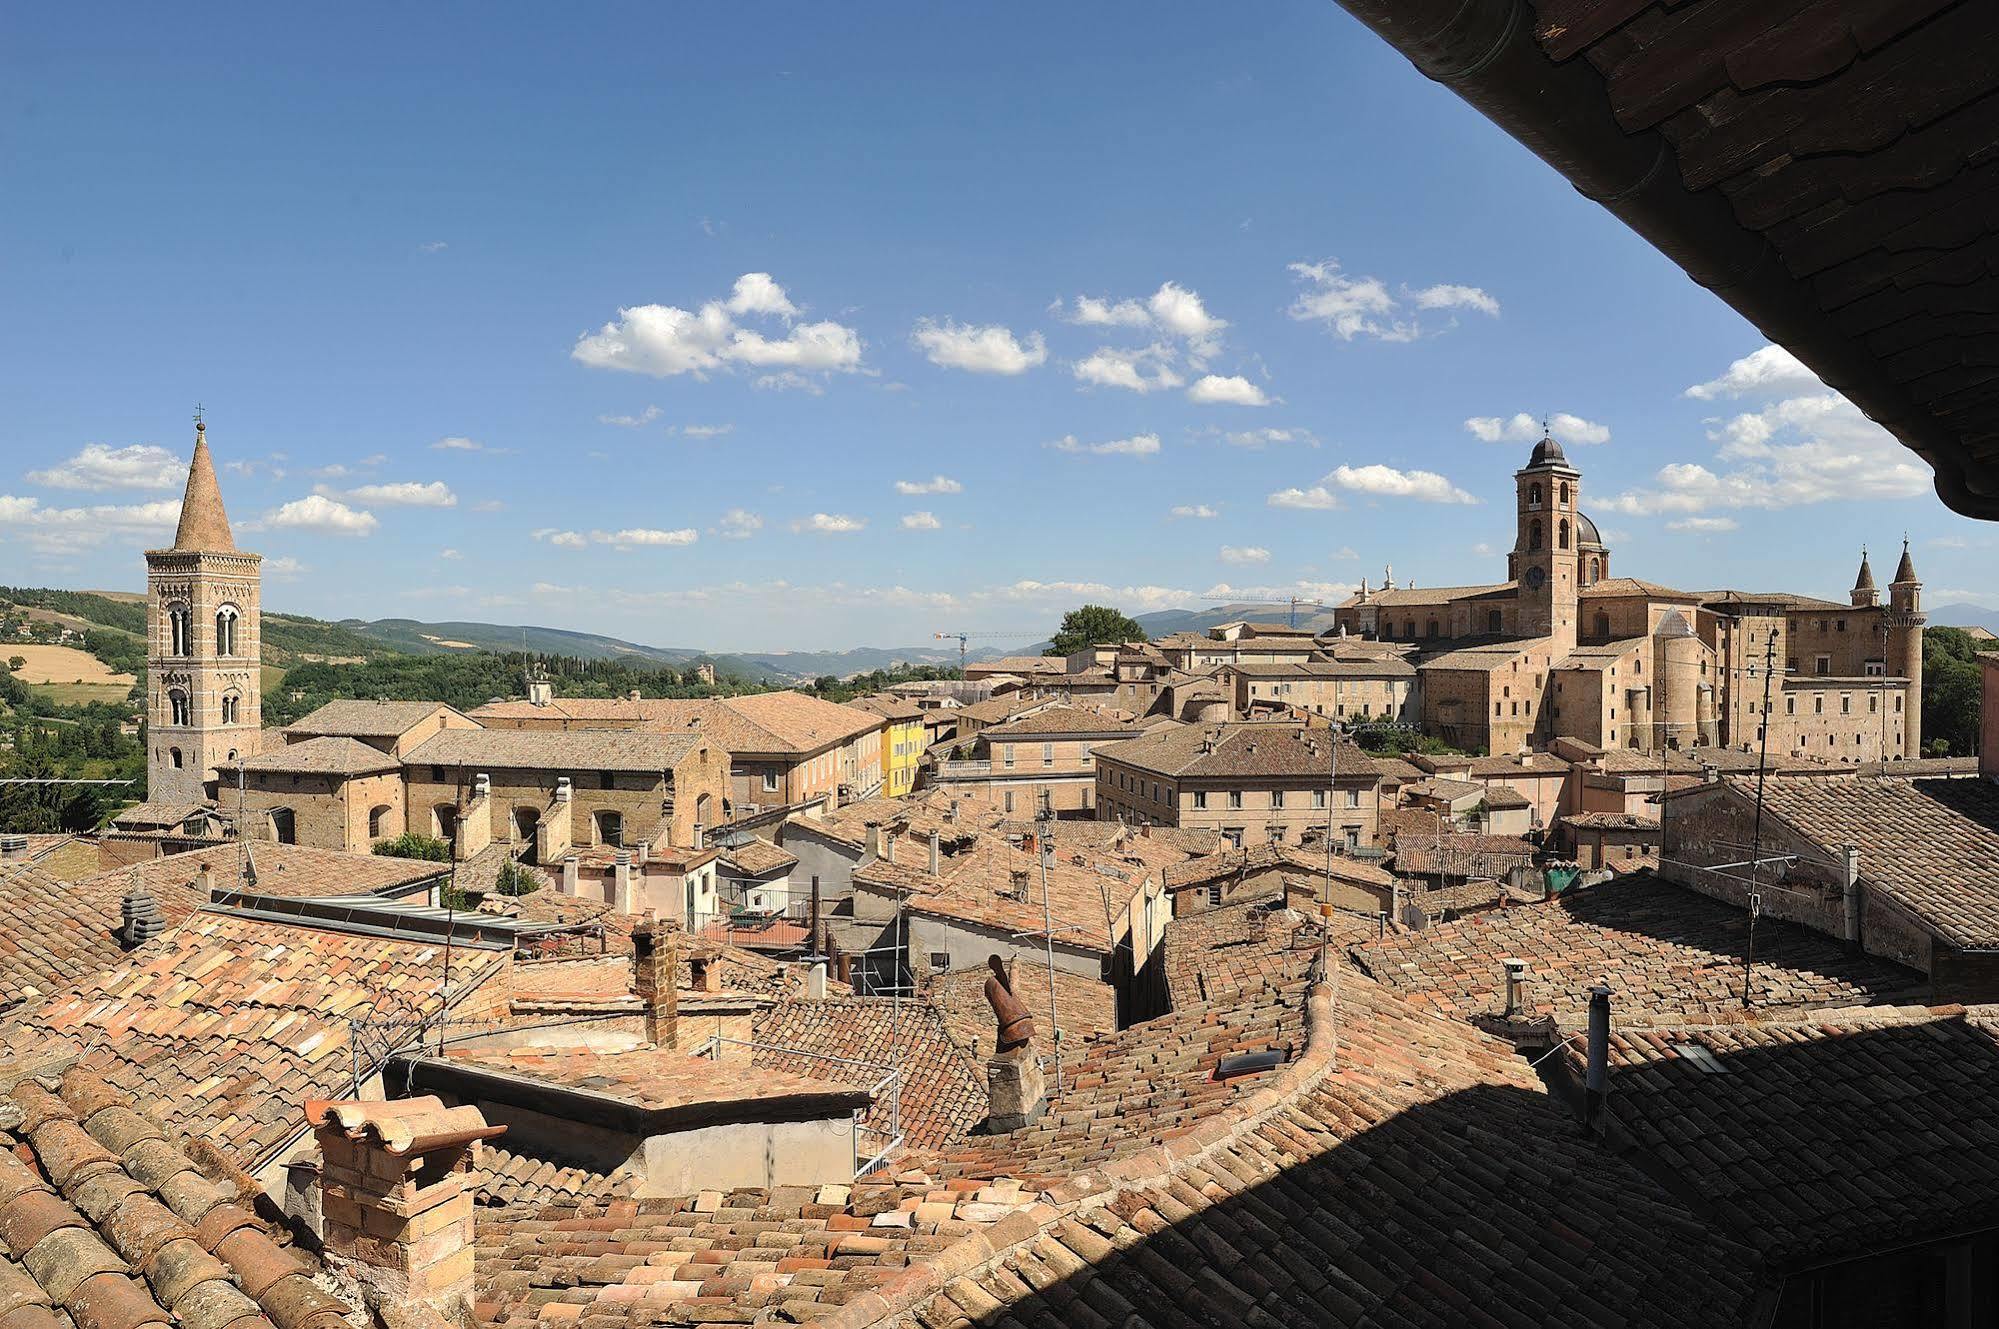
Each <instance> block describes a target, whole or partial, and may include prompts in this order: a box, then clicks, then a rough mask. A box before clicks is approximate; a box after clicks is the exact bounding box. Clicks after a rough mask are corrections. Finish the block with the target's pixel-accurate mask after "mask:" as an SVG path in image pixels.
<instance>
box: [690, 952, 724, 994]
mask: <svg viewBox="0 0 1999 1329" xmlns="http://www.w3.org/2000/svg"><path fill="white" fill-rule="evenodd" d="M687 986H688V987H689V988H690V989H691V990H692V991H695V992H711V993H712V992H720V991H721V990H722V953H721V951H719V950H710V949H708V948H707V947H702V948H701V949H699V950H691V951H689V952H688V953H687Z"/></svg>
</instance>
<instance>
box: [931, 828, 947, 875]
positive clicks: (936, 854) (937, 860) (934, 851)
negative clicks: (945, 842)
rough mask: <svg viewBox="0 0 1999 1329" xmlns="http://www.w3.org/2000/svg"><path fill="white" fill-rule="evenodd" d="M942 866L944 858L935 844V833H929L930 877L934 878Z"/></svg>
mask: <svg viewBox="0 0 1999 1329" xmlns="http://www.w3.org/2000/svg"><path fill="white" fill-rule="evenodd" d="M943 866H944V856H943V854H942V852H940V850H939V848H938V844H937V832H936V831H934V830H933V831H931V832H930V875H931V876H933V877H934V876H936V875H937V874H938V872H939V871H940V870H941V869H942V868H943Z"/></svg>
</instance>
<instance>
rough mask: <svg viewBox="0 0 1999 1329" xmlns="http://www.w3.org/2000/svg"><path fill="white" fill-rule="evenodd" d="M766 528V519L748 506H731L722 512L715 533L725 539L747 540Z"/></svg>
mask: <svg viewBox="0 0 1999 1329" xmlns="http://www.w3.org/2000/svg"><path fill="white" fill-rule="evenodd" d="M763 528H764V519H763V518H762V517H759V516H758V515H757V514H756V513H754V512H751V511H750V510H749V509H747V508H730V509H729V510H728V511H727V512H725V513H723V514H722V520H721V522H720V523H719V524H718V525H717V527H716V530H715V534H717V535H719V536H721V537H722V538H723V539H724V540H747V539H749V538H750V537H751V536H753V535H755V534H756V533H757V532H758V531H761V530H762V529H763Z"/></svg>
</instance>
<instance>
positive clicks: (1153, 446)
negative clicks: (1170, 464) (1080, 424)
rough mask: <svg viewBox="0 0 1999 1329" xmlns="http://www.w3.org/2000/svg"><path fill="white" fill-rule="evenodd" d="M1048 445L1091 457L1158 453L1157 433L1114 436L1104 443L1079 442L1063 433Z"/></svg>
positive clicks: (1140, 455) (1142, 455)
mask: <svg viewBox="0 0 1999 1329" xmlns="http://www.w3.org/2000/svg"><path fill="white" fill-rule="evenodd" d="M1048 446H1049V447H1051V448H1053V449H1055V450H1056V451H1057V452H1069V453H1077V454H1084V453H1087V454H1089V455H1090V456H1093V457H1156V456H1158V455H1159V435H1157V434H1134V435H1132V436H1131V437H1130V438H1114V439H1111V440H1110V441H1109V442H1106V443H1079V442H1077V440H1076V436H1075V435H1074V434H1064V435H1063V436H1062V437H1061V438H1059V439H1057V440H1055V441H1054V442H1053V443H1050V444H1049V445H1048Z"/></svg>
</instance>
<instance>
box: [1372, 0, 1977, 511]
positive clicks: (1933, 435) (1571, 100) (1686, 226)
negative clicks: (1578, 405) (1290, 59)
mask: <svg viewBox="0 0 1999 1329" xmlns="http://www.w3.org/2000/svg"><path fill="white" fill-rule="evenodd" d="M1340 4H1341V6H1342V7H1343V8H1344V9H1346V11H1347V12H1348V13H1350V14H1352V15H1353V16H1354V17H1355V18H1357V19H1359V20H1360V21H1361V22H1362V23H1365V24H1366V25H1367V26H1368V27H1369V28H1371V29H1373V31H1374V33H1375V35H1377V36H1379V37H1380V38H1381V39H1382V40H1383V41H1385V42H1387V43H1388V44H1389V45H1390V46H1393V47H1394V48H1395V49H1396V50H1398V51H1400V52H1401V53H1402V54H1403V55H1405V56H1407V57H1408V58H1409V61H1410V63H1411V64H1413V65H1415V66H1416V68H1417V69H1418V70H1419V71H1420V72H1421V73H1422V74H1423V75H1424V76H1425V77H1427V78H1429V79H1430V80H1432V81H1433V82H1437V83H1441V84H1443V85H1444V86H1445V87H1447V88H1449V89H1450V90H1451V91H1452V92H1455V93H1456V94H1457V95H1458V96H1459V97H1461V98H1463V99H1464V100H1465V101H1467V102H1469V103H1470V104H1471V105H1472V106H1473V107H1474V108H1475V109H1477V110H1478V111H1479V112H1481V113H1482V114H1483V115H1484V116H1485V117H1486V118H1487V119H1488V120H1491V121H1492V122H1493V123H1494V124H1496V125H1498V126H1499V127H1500V128H1501V129H1503V130H1505V131H1506V132H1507V133H1508V134H1510V135H1512V136H1513V138H1514V139H1515V140H1517V141H1518V142H1519V143H1520V144H1521V145H1522V146H1524V147H1526V148H1527V149H1528V150H1529V151H1531V152H1533V153H1534V154H1535V155H1536V156H1537V157H1539V158H1541V160H1543V161H1545V162H1547V163H1548V164H1549V165H1550V166H1552V167H1554V168H1555V169H1556V170H1558V171H1560V172H1561V173H1562V174H1563V175H1564V176H1566V177H1567V178H1568V180H1569V182H1570V183H1571V184H1573V185H1574V186H1575V187H1576V191H1577V192H1578V193H1580V194H1582V195H1583V197H1585V198H1587V199H1590V200H1591V201H1593V202H1595V203H1598V204H1600V205H1601V206H1602V207H1603V208H1605V209H1606V210H1607V211H1609V212H1610V213H1612V214H1613V215H1615V216H1616V217H1617V218H1618V219H1619V220H1620V221H1622V222H1623V223H1624V224H1625V225H1627V226H1629V227H1630V228H1631V229H1632V230H1634V231H1636V232H1638V234H1639V235H1640V236H1642V237H1644V239H1645V240H1646V241H1648V242H1649V243H1650V244H1651V245H1652V246H1653V247H1654V248H1656V249H1657V250H1658V251H1659V252H1660V253H1662V254H1664V255H1665V256H1666V257H1667V258H1669V259H1671V260H1673V262H1675V263H1677V264H1679V266H1680V267H1681V269H1682V270H1684V271H1685V272H1686V274H1687V275H1688V276H1689V277H1692V278H1693V279H1694V280H1695V281H1697V282H1699V283H1700V284H1701V285H1702V286H1705V287H1706V288H1707V289H1708V290H1710V291H1712V292H1714V293H1715V294H1716V295H1717V296H1719V297H1721V298H1722V299H1723V300H1725V301H1727V302H1728V304H1729V305H1730V306H1732V307H1733V308H1734V309H1735V310H1736V312H1737V313H1739V314H1741V315H1742V316H1743V317H1744V318H1746V319H1748V320H1749V321H1750V322H1751V323H1754V324H1755V325H1756V326H1757V327H1758V328H1759V329H1760V330H1761V331H1762V332H1763V334H1764V335H1765V336H1767V337H1769V338H1770V339H1771V340H1772V341H1774V342H1777V343H1779V344H1780V345H1783V346H1785V347H1787V348H1788V349H1789V350H1790V351H1791V352H1792V353H1793V354H1795V355H1796V356H1797V357H1798V358H1799V359H1800V360H1802V361H1804V362H1805V363H1806V364H1807V365H1809V366H1810V367H1811V369H1812V370H1813V372H1815V373H1816V374H1818V376H1819V377H1820V378H1821V379H1823V380H1824V381H1825V383H1826V386H1828V387H1830V388H1833V389H1835V390H1836V391H1839V392H1842V393H1844V394H1846V396H1847V397H1849V398H1850V399H1851V400H1852V401H1853V403H1854V404H1855V405H1856V406H1859V407H1860V408H1861V410H1863V411H1865V412H1866V413H1867V415H1868V417H1869V418H1871V419H1872V420H1874V421H1875V422H1876V423H1877V424H1879V425H1881V426H1882V427H1883V428H1885V429H1887V430H1888V431H1889V432H1890V433H1892V434H1894V435H1895V436H1896V437H1897V438H1898V439H1900V440H1901V441H1902V443H1903V444H1904V445H1905V446H1907V447H1908V448H1909V449H1910V450H1911V451H1912V452H1915V453H1916V454H1918V455H1919V456H1921V457H1922V459H1923V460H1924V461H1926V462H1928V463H1929V464H1930V467H1931V468H1932V469H1933V470H1934V471H1935V472H1936V491H1937V496H1938V497H1939V498H1941V499H1942V500H1943V501H1944V503H1945V504H1946V505H1947V506H1948V507H1950V508H1951V509H1952V510H1953V511H1955V512H1959V513H1962V514H1963V515H1965V516H1967V517H1976V518H1979V519H1981V520H1985V521H1999V488H1995V482H1994V481H1992V480H1991V479H1989V478H1981V480H1980V481H1979V482H1977V483H1974V482H1973V481H1972V479H1971V477H1970V475H1969V473H1968V470H1967V466H1966V462H1967V454H1966V453H1965V451H1964V445H1963V441H1962V440H1961V439H1959V438H1958V437H1957V436H1956V435H1954V434H1953V433H1952V432H1951V431H1950V430H1949V429H1948V428H1946V427H1944V426H1943V425H1941V424H1940V423H1938V422H1937V420H1936V419H1935V418H1934V417H1932V416H1930V415H1928V414H1926V413H1925V412H1923V411H1922V410H1921V409H1920V408H1919V407H1917V406H1916V405H1915V403H1914V402H1913V401H1912V400H1911V399H1910V398H1909V396H1908V394H1907V392H1906V390H1905V389H1904V388H1903V387H1902V385H1901V384H1899V383H1897V382H1895V381H1894V380H1893V379H1892V378H1890V377H1889V376H1888V375H1887V373H1886V372H1885V371H1884V370H1883V369H1882V368H1881V365H1880V363H1879V362H1878V361H1877V360H1876V359H1875V358H1874V357H1873V356H1871V355H1869V354H1868V353H1867V352H1866V350H1865V349H1864V348H1862V347H1861V346H1860V345H1859V344H1858V343H1856V342H1855V341H1854V340H1853V339H1851V338H1848V337H1845V336H1842V335H1840V334H1839V333H1838V332H1837V331H1835V330H1833V329H1832V327H1831V326H1830V323H1831V316H1830V315H1829V314H1827V312H1826V311H1825V310H1824V309H1822V308H1820V307H1819V305H1818V303H1817V302H1816V301H1815V300H1814V299H1813V298H1812V297H1811V294H1810V291H1809V288H1808V287H1806V286H1805V285H1803V284H1802V283H1800V282H1799V281H1797V280H1796V279H1795V278H1793V277H1792V276H1791V275H1790V273H1789V272H1787V271H1786V270H1785V268H1784V265H1783V263H1782V261H1781V260H1780V259H1779V258H1778V256H1777V253H1776V251H1775V250H1774V249H1772V248H1771V246H1770V244H1769V242H1768V241H1767V240H1765V239H1764V238H1763V237H1762V236H1760V235H1757V234H1755V233H1753V232H1751V231H1749V230H1747V229H1745V228H1744V227H1743V226H1742V225H1741V224H1740V223H1738V222H1737V221H1736V219H1735V214H1734V212H1733V211H1732V210H1731V209H1730V207H1729V204H1728V201H1727V200H1726V199H1725V198H1724V197H1723V195H1722V193H1721V191H1720V190H1719V189H1716V188H1710V189H1703V190H1701V191H1700V192H1698V193H1692V192H1689V191H1688V190H1687V188H1686V187H1685V185H1684V184H1682V183H1681V177H1680V172H1679V160H1678V157H1677V156H1676V154H1675V153H1674V151H1673V147H1672V145H1671V144H1670V143H1669V142H1667V140H1666V137H1665V135H1663V134H1661V133H1660V132H1659V131H1658V130H1657V129H1646V130H1641V131H1639V132H1637V133H1630V132H1627V131H1626V130H1625V129H1623V128H1622V127H1621V126H1620V125H1618V123H1617V119H1616V117H1615V115H1614V114H1613V113H1612V112H1611V109H1610V94H1609V91H1608V90H1607V88H1606V87H1605V84H1604V80H1603V76H1602V75H1601V74H1599V73H1598V72H1597V71H1596V68H1595V67H1594V66H1593V65H1591V64H1590V62H1589V60H1588V59H1587V58H1585V57H1583V56H1580V55H1578V56H1576V57H1575V58H1573V59H1570V60H1566V61H1563V62H1562V63H1560V64H1556V63H1555V62H1554V61H1552V60H1550V59H1549V58H1548V56H1547V55H1546V54H1545V53H1544V52H1543V51H1542V50H1541V48H1540V46H1539V45H1538V44H1537V43H1536V42H1535V40H1534V13H1533V10H1532V8H1531V7H1530V6H1529V5H1528V3H1527V0H1340Z"/></svg>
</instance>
